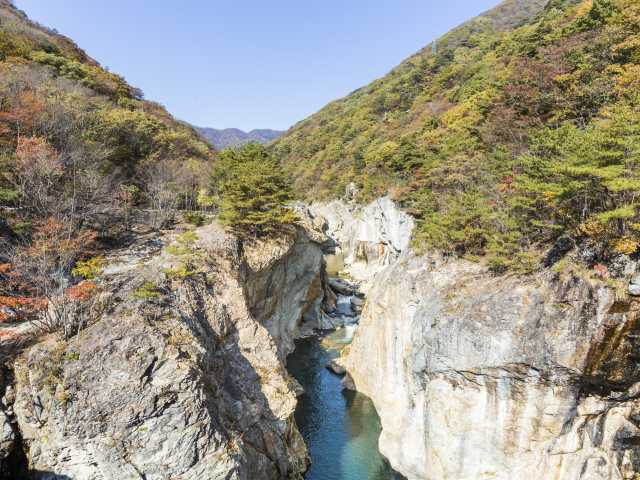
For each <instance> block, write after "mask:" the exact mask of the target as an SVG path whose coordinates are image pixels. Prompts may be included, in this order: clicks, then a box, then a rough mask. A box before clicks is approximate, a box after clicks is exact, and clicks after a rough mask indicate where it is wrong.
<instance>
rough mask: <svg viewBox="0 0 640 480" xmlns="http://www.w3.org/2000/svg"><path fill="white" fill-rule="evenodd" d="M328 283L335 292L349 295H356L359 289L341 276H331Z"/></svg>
mask: <svg viewBox="0 0 640 480" xmlns="http://www.w3.org/2000/svg"><path fill="white" fill-rule="evenodd" d="M328 283H329V287H331V289H332V290H333V291H334V292H336V293H338V294H340V295H344V296H347V297H350V296H352V295H355V294H356V292H357V290H358V288H357V287H356V286H355V285H353V284H352V283H349V282H347V281H345V280H342V279H340V278H329V279H328Z"/></svg>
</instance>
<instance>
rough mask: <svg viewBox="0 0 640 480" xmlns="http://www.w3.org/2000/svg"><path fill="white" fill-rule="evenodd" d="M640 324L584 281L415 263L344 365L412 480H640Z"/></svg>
mask: <svg viewBox="0 0 640 480" xmlns="http://www.w3.org/2000/svg"><path fill="white" fill-rule="evenodd" d="M639 319H640V304H638V303H634V302H625V303H623V302H615V301H614V298H613V296H612V294H611V292H610V291H609V290H608V289H607V288H605V287H604V286H602V285H599V284H598V283H594V284H592V283H590V282H589V281H588V280H585V279H581V278H577V277H570V278H566V279H559V278H556V277H555V276H554V275H552V274H550V273H547V274H546V275H542V276H540V277H536V278H532V279H528V280H523V279H519V278H492V277H490V276H489V275H486V274H485V273H484V272H483V270H482V268H481V267H480V266H479V265H476V264H471V263H467V262H464V261H449V262H444V261H442V260H439V259H429V258H425V257H416V256H415V255H413V254H411V253H410V252H407V253H405V254H404V255H403V256H402V257H401V258H400V259H399V260H398V262H397V263H396V264H395V265H393V266H392V267H389V268H387V269H386V270H385V271H384V272H382V273H380V274H379V275H378V276H376V278H375V279H374V282H373V287H372V288H371V290H370V292H369V296H368V301H367V305H366V307H365V310H364V312H363V315H362V318H361V326H360V328H359V330H358V333H357V334H356V337H355V339H354V343H353V345H352V347H351V350H350V354H349V356H348V358H347V359H346V366H347V369H348V370H349V373H350V374H351V377H352V379H353V380H354V382H355V385H356V387H357V389H358V390H359V391H362V392H363V393H365V394H367V395H369V396H370V397H371V398H372V399H373V401H374V403H375V405H376V408H377V409H378V412H379V414H380V417H381V421H382V426H383V432H382V435H381V439H380V448H381V451H382V453H383V454H384V455H385V456H386V457H388V458H389V460H390V461H391V463H392V465H393V466H394V467H395V468H396V469H397V470H399V471H400V472H402V473H403V474H404V475H406V476H407V477H408V478H409V479H429V480H441V479H504V480H507V479H514V478H532V479H533V478H535V479H538V478H545V479H546V478H549V479H551V478H552V479H559V480H560V479H564V480H573V479H602V480H604V479H635V478H638V477H637V472H640V463H639V461H640V456H639V454H640V450H639V447H638V446H639V445H640V430H639V429H638V418H639V415H640V400H638V398H639V395H640V383H636V382H639V381H640V365H638V363H637V360H636V359H637V354H638V347H637V342H636V340H635V339H636V338H637V336H638V335H639V334H640V322H639ZM371 352H376V354H375V355H371Z"/></svg>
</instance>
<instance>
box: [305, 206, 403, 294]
mask: <svg viewBox="0 0 640 480" xmlns="http://www.w3.org/2000/svg"><path fill="white" fill-rule="evenodd" d="M309 212H310V213H311V215H313V216H321V217H323V218H324V219H325V220H326V223H327V228H326V230H325V234H326V235H327V236H328V237H329V238H330V239H331V240H333V242H334V244H335V246H334V248H333V250H335V253H336V254H339V255H340V256H342V257H344V262H345V271H346V273H348V274H349V276H350V277H351V278H353V279H354V280H356V281H358V282H366V281H368V280H369V279H370V278H372V277H373V276H374V275H375V274H376V273H377V272H378V271H380V270H381V269H382V268H384V267H385V266H386V265H389V264H390V263H392V262H393V260H394V259H396V258H397V257H398V255H399V254H400V252H402V251H404V250H406V249H407V248H408V246H409V244H410V242H411V233H412V231H413V227H414V225H415V222H414V220H413V218H412V217H411V216H410V215H408V214H406V213H405V212H403V211H402V210H400V209H399V208H398V207H397V205H396V204H395V203H394V202H393V201H392V200H391V199H390V198H388V197H384V198H380V199H378V200H375V201H373V202H371V203H370V204H368V205H366V206H358V205H355V204H351V203H345V202H342V201H340V200H335V201H332V202H329V203H314V204H312V205H310V206H309Z"/></svg>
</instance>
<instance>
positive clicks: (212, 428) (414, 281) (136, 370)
mask: <svg viewBox="0 0 640 480" xmlns="http://www.w3.org/2000/svg"><path fill="white" fill-rule="evenodd" d="M298 212H299V216H300V217H301V221H300V224H299V225H298V226H296V227H293V228H291V229H290V230H288V231H287V232H285V234H283V235H281V236H279V237H278V238H273V239H271V240H265V241H261V242H258V243H257V244H254V245H251V246H247V245H244V246H243V245H242V244H241V243H240V242H238V241H237V239H236V238H234V237H233V235H229V234H228V233H226V232H225V231H224V230H223V229H221V228H220V227H219V226H217V225H216V224H215V223H214V224H212V225H209V226H206V227H201V228H199V229H197V230H195V232H194V233H195V238H196V240H193V241H192V242H186V241H185V235H187V234H188V232H187V233H180V232H176V231H171V232H164V233H162V234H157V235H149V236H146V237H141V238H139V239H138V240H137V242H136V243H135V244H134V245H131V246H128V247H126V248H124V249H122V250H121V251H114V252H112V253H111V254H110V256H109V258H108V265H107V267H106V268H105V270H104V272H103V275H102V277H101V279H100V282H99V283H100V286H101V295H100V300H99V308H100V312H101V314H100V317H99V318H98V320H97V321H96V322H94V323H93V324H92V325H90V326H89V327H87V328H86V329H85V330H83V331H82V332H81V334H80V335H79V336H78V337H77V338H73V339H70V340H68V341H67V340H60V339H59V338H57V337H53V336H51V337H48V338H45V339H44V340H43V341H41V342H39V343H37V344H36V345H34V346H32V347H29V348H28V349H26V351H25V352H24V353H22V354H21V355H20V356H18V357H17V358H15V359H14V363H13V368H11V369H9V370H7V371H5V372H4V377H3V388H2V391H3V402H2V409H1V410H0V433H1V434H2V436H1V437H0V463H1V464H2V465H3V469H4V470H3V472H4V473H7V475H8V476H7V475H5V478H21V477H15V476H13V477H12V476H10V475H15V472H16V471H17V470H15V469H16V468H18V467H19V466H22V467H23V468H26V467H28V470H29V472H28V473H27V472H26V470H25V471H23V472H22V473H21V475H25V476H26V475H31V476H34V477H35V478H46V479H49V478H51V479H64V478H72V479H85V478H86V479H109V478H148V479H152V478H155V479H162V478H181V479H189V478H193V479H195V478H198V479H200V478H212V479H218V478H225V479H227V478H228V479H239V480H240V479H262V478H265V479H267V478H303V476H304V472H305V471H306V469H307V467H308V463H309V457H308V451H307V448H306V446H305V443H304V441H303V438H302V437H301V435H300V433H299V430H298V426H297V424H296V421H295V418H294V412H295V410H296V405H297V403H298V401H299V400H297V397H298V396H299V395H300V394H302V391H301V388H300V385H299V384H298V383H297V382H296V381H295V380H293V378H292V377H291V376H290V375H289V373H288V372H287V370H286V362H287V360H286V359H287V356H288V355H289V354H290V353H291V352H292V351H293V350H294V348H295V340H296V339H297V338H300V337H303V336H308V335H310V334H312V333H313V332H314V331H316V330H318V329H321V330H323V329H334V328H336V327H341V326H343V325H344V323H345V319H344V316H343V315H342V314H341V308H348V309H352V308H353V309H355V310H357V311H360V309H362V315H361V319H360V325H359V326H358V327H357V329H356V331H355V335H354V338H353V343H352V344H351V345H349V346H347V347H346V348H344V349H343V350H342V357H341V358H340V359H338V360H337V361H334V362H333V363H332V368H333V369H334V370H336V371H337V372H338V373H345V372H346V377H345V380H344V381H343V383H344V384H345V385H346V386H348V387H350V388H355V389H357V390H358V391H359V392H361V393H363V394H365V395H366V396H368V397H370V398H371V400H372V401H373V405H374V406H375V408H376V410H377V412H378V414H379V416H380V422H381V426H382V433H381V436H380V441H379V448H380V451H381V453H382V454H383V455H384V456H385V457H386V458H387V459H388V460H389V462H390V463H391V465H392V466H393V468H394V469H395V470H397V471H398V472H400V473H402V474H403V475H404V476H405V477H407V478H408V479H409V480H441V479H456V480H462V479H514V478H523V479H528V478H531V479H542V478H545V479H547V478H549V479H552V478H553V479H558V480H563V479H566V480H568V479H578V478H580V479H598V480H600V479H602V480H605V479H607V480H612V479H616V480H617V479H621V480H627V479H635V478H638V473H640V462H639V457H638V453H639V448H640V447H639V446H638V445H640V431H639V430H638V422H639V421H640V420H639V419H640V416H639V414H640V387H639V385H640V383H639V381H640V375H639V374H640V370H639V369H638V358H640V357H639V356H638V350H637V341H636V339H637V337H638V335H640V327H638V321H637V320H638V311H639V309H638V302H637V301H636V300H635V297H633V296H632V295H629V294H627V292H626V291H625V292H621V291H620V289H618V290H616V289H615V288H614V287H615V284H614V282H612V281H604V280H603V279H598V278H595V277H594V276H593V275H590V274H589V272H588V271H583V270H580V269H578V268H575V269H570V268H569V269H567V268H565V269H564V270H560V269H559V268H551V269H545V270H544V271H543V272H541V273H539V274H537V275H535V276H529V277H517V276H504V277H496V276H493V275H491V274H489V273H488V272H487V270H486V268H485V267H484V266H483V265H481V264H479V263H472V262H469V261H466V260H462V259H451V258H443V257H441V256H438V255H435V254H429V255H418V254H417V253H415V252H414V251H413V250H412V248H411V234H412V229H413V226H414V220H413V219H412V218H411V217H410V216H409V215H407V214H405V213H403V212H402V211H401V210H400V209H399V208H397V206H396V205H395V204H394V203H393V202H392V201H391V200H390V199H388V198H382V199H379V200H377V201H374V202H372V203H371V204H369V205H367V206H364V207H360V206H357V205H355V204H350V203H346V202H342V201H335V202H331V203H326V204H312V205H310V206H302V205H301V206H298ZM187 236H188V235H187ZM176 246H177V248H176ZM185 256H188V257H189V259H190V264H192V267H190V268H192V271H190V272H189V273H188V275H185V274H179V272H181V271H182V270H181V269H180V265H181V263H184V262H185ZM567 258H568V259H569V260H571V258H572V257H571V253H569V254H568V257H567ZM327 261H329V262H333V261H337V262H338V263H339V265H340V266H339V267H338V268H339V269H340V270H341V271H342V272H343V273H344V274H346V275H347V276H348V277H349V279H351V281H352V282H353V284H355V285H357V286H358V288H359V289H360V291H361V292H362V293H364V294H366V297H365V298H366V301H363V300H362V295H354V293H355V292H354V291H353V290H350V288H352V287H350V286H349V285H352V284H351V283H349V282H346V283H344V282H342V281H340V280H337V279H336V278H330V277H329V276H328V275H327V269H326V266H325V264H326V262H327ZM636 267H637V266H636V263H635V262H634V261H633V260H631V259H626V260H625V262H624V268H622V269H621V271H620V274H619V275H620V279H619V281H618V284H622V285H625V286H626V285H628V284H629V282H630V288H629V291H630V292H631V293H634V290H633V289H634V285H635V283H634V282H635V280H633V277H634V274H635V271H636ZM345 298H347V299H348V307H344V306H343V307H340V305H339V303H340V302H341V301H342V302H344V299H345ZM342 313H344V311H343V312H342ZM347 317H348V316H347ZM350 318H352V317H350ZM343 369H344V370H343ZM16 465H18V467H16Z"/></svg>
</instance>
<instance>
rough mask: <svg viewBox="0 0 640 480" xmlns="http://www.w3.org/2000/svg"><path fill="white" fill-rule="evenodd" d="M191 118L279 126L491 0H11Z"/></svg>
mask: <svg viewBox="0 0 640 480" xmlns="http://www.w3.org/2000/svg"><path fill="white" fill-rule="evenodd" d="M15 3H16V5H17V6H18V7H19V8H20V9H22V10H24V11H25V12H26V13H27V14H28V15H29V16H30V17H31V18H32V19H34V20H36V21H38V22H40V23H42V24H44V25H46V26H47V27H51V28H55V29H57V30H58V31H59V32H60V33H62V34H64V35H66V36H68V37H70V38H72V39H73V40H74V41H75V42H76V43H78V45H80V47H81V48H83V49H84V50H85V51H86V52H87V53H88V54H89V55H90V56H92V57H93V58H95V59H96V60H98V61H99V62H100V63H101V64H102V65H103V66H107V67H109V69H110V70H111V71H113V72H116V73H118V74H120V75H123V76H124V77H125V78H126V79H127V81H128V82H129V83H130V84H132V85H134V86H136V87H139V88H141V89H142V90H143V91H144V93H145V97H146V98H148V99H150V100H154V101H157V102H160V103H162V104H163V105H165V106H166V107H167V109H168V110H169V111H170V112H171V113H172V114H173V115H174V116H176V117H177V118H179V119H181V120H184V121H187V122H189V123H192V124H194V125H197V126H204V127H213V128H229V127H236V128H241V129H244V130H250V129H253V128H273V129H280V130H285V129H287V128H289V127H290V126H292V125H293V124H295V123H296V122H298V121H300V120H303V119H304V118H306V117H307V116H309V115H310V114H312V113H314V112H316V111H317V110H319V109H320V108H322V107H323V106H324V105H326V104H327V103H329V102H330V101H332V100H335V99H338V98H341V97H343V96H345V95H347V94H348V93H350V92H351V91H353V90H355V89H357V88H360V87H362V86H364V85H366V84H368V83H369V82H371V81H373V80H375V79H376V78H379V77H381V76H383V75H385V74H386V73H387V72H389V71H390V70H391V69H392V68H394V67H395V66H396V65H398V64H399V63H400V62H401V61H402V60H404V59H405V58H407V57H408V56H410V55H412V54H413V53H415V52H417V51H418V50H420V49H421V48H423V47H424V46H425V45H427V44H429V43H430V42H431V41H432V40H433V39H435V38H437V37H439V36H440V35H442V34H444V33H446V32H447V31H448V30H450V29H451V28H453V27H455V26H457V25H459V24H460V23H462V22H464V21H465V20H467V19H469V18H471V17H473V16H475V15H477V14H479V13H481V12H483V11H485V10H487V9H489V8H491V7H493V6H495V5H496V4H498V3H499V1H498V0H446V1H442V0H271V1H264V0H233V1H232V0H226V1H222V0H108V1H106V0H16V1H15Z"/></svg>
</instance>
